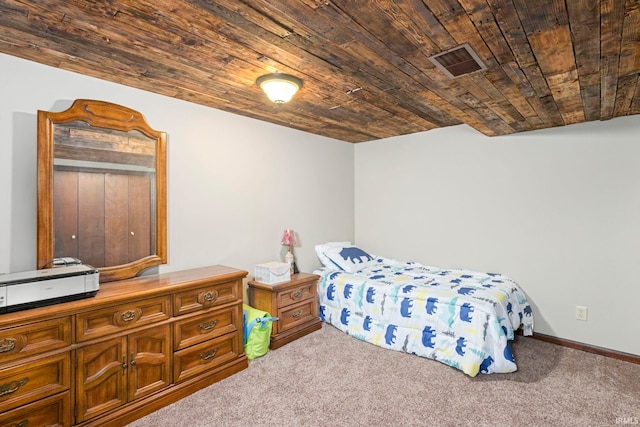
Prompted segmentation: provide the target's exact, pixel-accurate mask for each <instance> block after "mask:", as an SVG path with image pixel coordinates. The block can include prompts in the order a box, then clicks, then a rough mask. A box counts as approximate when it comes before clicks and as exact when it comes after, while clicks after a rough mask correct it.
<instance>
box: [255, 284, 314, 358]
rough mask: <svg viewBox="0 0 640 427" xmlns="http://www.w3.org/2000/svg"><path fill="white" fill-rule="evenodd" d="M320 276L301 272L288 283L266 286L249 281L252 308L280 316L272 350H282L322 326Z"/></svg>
mask: <svg viewBox="0 0 640 427" xmlns="http://www.w3.org/2000/svg"><path fill="white" fill-rule="evenodd" d="M319 278H320V276H318V275H317V274H308V273H298V274H294V275H292V276H291V280H290V281H288V282H282V283H277V284H275V285H267V284H264V283H261V282H256V281H254V280H252V281H250V282H249V288H248V290H247V291H248V292H247V293H248V295H249V305H251V306H252V307H255V308H257V309H258V310H263V311H266V312H268V313H269V314H271V315H272V316H275V317H278V318H279V320H278V321H277V322H274V323H273V327H272V329H271V345H270V346H269V348H271V349H275V348H278V347H281V346H283V345H285V344H287V343H290V342H291V341H293V340H296V339H298V338H300V337H302V336H304V335H307V334H308V333H311V332H313V331H317V330H318V329H320V328H321V327H322V321H321V320H320V318H319V316H318V293H317V290H316V285H317V282H318V279H319Z"/></svg>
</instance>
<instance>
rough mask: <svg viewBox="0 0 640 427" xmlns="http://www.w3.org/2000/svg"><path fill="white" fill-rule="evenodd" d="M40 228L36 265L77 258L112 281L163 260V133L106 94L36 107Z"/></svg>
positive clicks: (164, 178)
mask: <svg viewBox="0 0 640 427" xmlns="http://www.w3.org/2000/svg"><path fill="white" fill-rule="evenodd" d="M37 234H38V251H37V258H38V259H37V266H38V268H46V267H49V266H51V265H52V262H53V260H54V258H61V257H75V258H78V259H80V260H81V261H83V262H84V263H86V264H89V265H92V266H94V267H96V268H98V269H99V270H100V281H101V282H107V281H112V280H120V279H125V278H129V277H134V276H135V275H137V274H138V273H140V272H141V271H142V270H144V269H146V268H148V267H150V266H154V265H158V264H163V263H166V134H165V133H164V132H160V131H156V130H154V129H152V128H151V127H150V126H149V125H148V124H147V122H146V121H145V119H144V117H143V116H142V115H141V114H140V113H139V112H137V111H135V110H132V109H130V108H127V107H123V106H121V105H117V104H112V103H108V102H104V101H94V100H85V99H79V100H76V101H75V102H74V103H73V105H72V106H71V107H70V108H69V109H67V110H65V111H62V112H48V111H38V232H37Z"/></svg>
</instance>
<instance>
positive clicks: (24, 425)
mask: <svg viewBox="0 0 640 427" xmlns="http://www.w3.org/2000/svg"><path fill="white" fill-rule="evenodd" d="M27 424H29V420H22V421H20V422H19V423H13V424H10V425H9V427H27Z"/></svg>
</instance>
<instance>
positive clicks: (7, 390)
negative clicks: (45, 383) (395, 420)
mask: <svg viewBox="0 0 640 427" xmlns="http://www.w3.org/2000/svg"><path fill="white" fill-rule="evenodd" d="M28 381H29V378H23V379H21V380H20V381H11V382H10V383H6V384H3V385H0V396H6V395H7V394H11V393H15V392H16V391H18V390H19V389H20V387H22V386H23V385H25V384H26V383H27V382H28Z"/></svg>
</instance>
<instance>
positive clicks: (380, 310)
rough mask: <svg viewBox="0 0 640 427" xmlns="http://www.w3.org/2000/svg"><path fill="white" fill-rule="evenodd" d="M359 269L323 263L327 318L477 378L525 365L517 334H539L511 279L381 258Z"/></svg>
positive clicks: (322, 309)
mask: <svg viewBox="0 0 640 427" xmlns="http://www.w3.org/2000/svg"><path fill="white" fill-rule="evenodd" d="M375 259H376V262H374V263H372V264H371V265H370V266H368V267H366V268H365V269H363V270H361V271H359V272H357V273H346V272H343V271H341V270H334V269H327V268H322V269H320V270H318V271H316V273H317V274H320V275H321V278H320V280H319V282H318V295H319V300H320V301H319V302H320V317H321V319H322V320H323V321H324V322H327V323H329V324H331V325H333V326H335V327H337V328H338V329H340V330H342V331H343V332H346V333H347V334H349V335H351V336H353V337H355V338H358V339H361V340H364V341H367V342H370V343H373V344H375V345H378V346H380V347H384V348H388V349H393V350H397V351H403V352H406V353H412V354H416V355H418V356H423V357H427V358H430V359H434V360H438V361H440V362H442V363H445V364H447V365H449V366H452V367H454V368H457V369H460V370H462V371H463V372H464V373H465V374H467V375H469V376H472V377H474V376H476V375H477V374H478V372H481V373H487V374H488V373H506V372H513V371H515V370H516V369H517V367H516V364H515V360H514V357H513V353H512V351H511V346H510V343H509V340H512V339H513V338H514V331H515V330H517V329H518V328H519V327H522V329H523V332H524V335H531V334H533V314H532V311H531V306H530V305H529V303H528V302H527V298H526V296H525V295H524V293H523V292H522V291H521V290H520V288H519V287H518V285H517V284H516V283H515V282H514V281H513V280H511V279H510V278H508V277H506V276H503V275H500V274H491V273H479V272H473V271H467V270H445V269H440V268H436V267H429V266H425V265H422V264H418V263H413V262H408V263H407V262H400V261H396V260H392V259H388V258H383V257H376V258H375Z"/></svg>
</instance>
